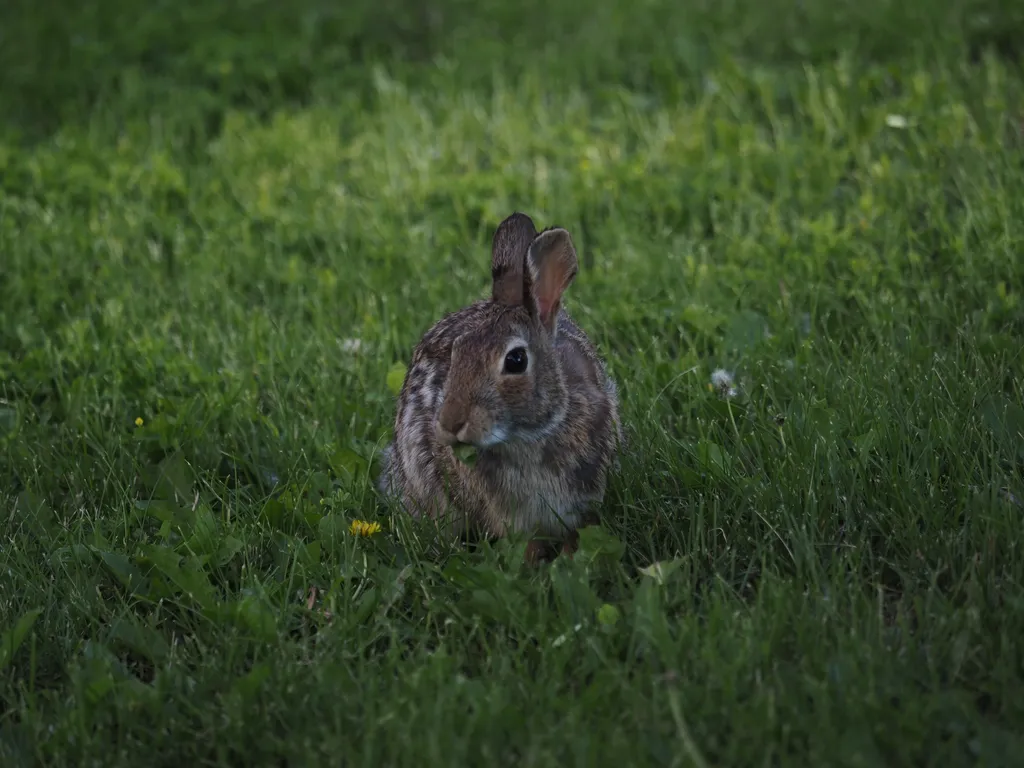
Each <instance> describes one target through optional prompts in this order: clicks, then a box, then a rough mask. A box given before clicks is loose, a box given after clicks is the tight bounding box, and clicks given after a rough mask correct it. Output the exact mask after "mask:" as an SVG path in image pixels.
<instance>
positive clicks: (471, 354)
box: [378, 212, 622, 563]
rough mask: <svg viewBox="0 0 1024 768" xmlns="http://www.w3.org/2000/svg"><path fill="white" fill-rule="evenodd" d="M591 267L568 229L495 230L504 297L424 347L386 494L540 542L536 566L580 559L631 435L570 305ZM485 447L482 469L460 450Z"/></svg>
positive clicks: (532, 554) (495, 281)
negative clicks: (584, 266)
mask: <svg viewBox="0 0 1024 768" xmlns="http://www.w3.org/2000/svg"><path fill="white" fill-rule="evenodd" d="M577 272H578V260H577V257H576V249H575V247H574V245H573V241H572V238H571V237H570V235H569V233H568V232H567V231H566V230H565V229H563V228H561V227H549V228H548V229H545V230H544V231H543V232H540V233H538V232H537V230H536V228H535V226H534V223H533V220H532V219H531V218H530V217H529V216H527V215H526V214H523V213H518V212H517V213H513V214H512V215H510V216H509V217H508V218H506V219H505V220H504V221H503V222H501V224H500V225H499V226H498V227H497V229H496V230H495V232H494V237H493V243H492V252H491V281H492V286H491V297H490V299H486V300H480V301H477V302H475V303H473V304H471V305H470V306H468V307H465V308H463V309H460V310H458V311H456V312H452V313H449V314H447V315H445V316H444V317H443V318H441V319H440V320H439V321H438V322H437V323H436V324H435V325H434V326H433V327H431V328H430V329H429V330H428V331H427V332H426V333H425V334H424V335H423V337H422V339H421V340H420V342H419V344H418V345H417V346H416V348H415V350H414V352H413V355H412V361H411V364H410V366H409V368H408V370H407V372H406V376H405V380H404V382H403V385H402V389H401V392H400V394H399V397H398V403H397V409H396V415H395V424H394V426H395V434H394V439H393V440H392V442H391V443H390V444H389V445H388V446H387V447H386V448H385V449H384V451H383V456H382V458H383V461H382V471H381V474H380V478H379V481H378V490H380V491H381V493H382V494H384V496H385V497H391V498H396V499H397V500H399V501H400V502H401V504H402V506H403V507H404V508H405V509H406V510H407V511H408V512H410V513H411V514H414V515H424V514H425V515H428V516H430V517H431V518H433V519H435V520H443V521H445V522H446V523H448V524H451V525H452V526H453V532H454V533H456V534H459V535H464V534H467V533H468V534H473V533H476V534H478V535H479V534H483V535H484V536H486V537H487V538H491V539H496V538H500V537H502V536H506V535H508V534H509V533H511V532H513V531H515V532H521V533H524V534H525V535H526V536H527V537H529V542H528V544H527V549H526V560H527V561H528V562H532V563H537V562H541V561H545V560H549V559H552V558H553V557H557V554H558V551H559V544H560V545H561V547H560V548H561V551H562V552H563V553H565V554H566V555H567V556H569V557H571V556H572V554H573V553H574V552H575V551H576V548H577V546H578V541H579V535H578V532H577V531H578V529H579V528H580V527H583V526H585V525H589V524H592V523H596V522H597V511H596V508H597V506H598V505H599V504H600V503H601V502H602V501H603V498H604V494H605V488H606V485H607V480H608V476H609V473H610V471H611V470H612V468H613V465H614V466H617V465H618V458H617V451H618V446H619V443H620V442H621V440H622V427H621V424H620V419H619V402H618V393H617V389H616V384H615V381H614V380H613V379H612V378H611V376H610V375H609V374H608V372H607V370H606V368H605V364H604V362H603V361H602V360H601V358H600V357H599V356H598V353H597V351H596V349H595V348H594V346H593V345H592V344H591V342H590V341H589V339H588V338H587V336H586V334H585V333H584V332H583V330H581V329H580V327H579V326H578V325H576V323H575V322H573V320H572V319H571V318H570V317H569V315H568V313H567V312H566V310H565V309H564V308H563V307H562V296H563V293H564V292H565V290H566V288H568V287H569V285H570V284H571V283H572V281H573V279H574V278H575V277H576V274H577ZM460 445H465V446H472V447H473V448H475V449H476V461H475V463H474V464H473V465H472V466H470V465H467V464H466V463H464V462H463V461H460V460H459V458H458V457H457V455H456V452H455V450H454V449H455V448H456V447H458V446H460Z"/></svg>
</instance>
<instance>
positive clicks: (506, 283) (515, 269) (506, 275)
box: [491, 213, 537, 306]
mask: <svg viewBox="0 0 1024 768" xmlns="http://www.w3.org/2000/svg"><path fill="white" fill-rule="evenodd" d="M536 236H537V228H536V227H535V226H534V225H533V220H532V219H531V218H530V217H529V216H527V215H526V214H525V213H513V214H512V215H511V216H509V217H508V218H507V219H505V220H504V221H503V222H501V224H499V225H498V228H497V229H496V230H495V231H494V242H493V245H492V246H491V283H492V288H491V297H492V298H493V299H494V301H496V302H498V303H499V304H510V305H513V306H514V305H517V304H522V303H523V299H524V298H525V296H524V294H523V267H524V265H525V263H526V251H527V249H528V248H529V247H530V243H531V242H533V239H534V238H535V237H536Z"/></svg>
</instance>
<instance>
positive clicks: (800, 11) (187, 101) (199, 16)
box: [0, 0, 1024, 145]
mask: <svg viewBox="0 0 1024 768" xmlns="http://www.w3.org/2000/svg"><path fill="white" fill-rule="evenodd" d="M1010 5H1011V4H1009V3H998V2H995V0H976V1H975V2H964V1H963V0H914V2H909V3H902V4H897V3H892V2H889V0H860V1H859V2H854V1H853V0H844V1H842V2H836V3H807V2H804V3H791V2H783V0H769V2H765V1H764V0H737V2H733V3H725V4H723V3H720V2H711V0H687V2H682V3H680V2H670V0H656V1H655V2H652V3H647V4H645V6H644V9H643V10H642V11H638V10H637V9H636V8H635V6H634V4H633V3H632V2H631V1H630V0H606V1H605V2H603V3H600V4H598V5H595V6H593V7H588V8H587V9H586V10H585V11H584V8H583V7H582V6H581V4H580V3H578V2H575V0H549V1H548V2H542V0H526V2H523V3H517V4H509V3H505V2H500V1H499V0H481V2H471V1H470V0H433V1H432V2H429V3H424V2H421V0H346V2H330V1H329V0H295V2H292V3H273V2H269V1H268V0H222V2H217V3H201V2H197V1H196V0H187V1H184V2H172V1H171V0H157V1H156V2H143V0H98V2H94V3H74V2H71V1H70V0H43V1H42V2H38V3H37V2H32V1H31V0H9V2H7V3H5V4H4V9H3V11H2V12H0V103H2V104H3V110H2V113H3V117H2V118H0V121H2V122H0V131H6V132H8V133H11V132H13V133H15V134H16V135H18V136H20V137H21V138H22V139H23V140H28V141H32V140H38V139H42V138H45V137H46V136H48V135H50V134H51V133H52V132H53V131H54V130H56V129H57V128H58V127H59V126H60V125H61V124H63V123H67V122H79V121H84V120H87V119H89V118H90V116H91V115H92V114H94V112H95V111H96V110H97V109H101V108H104V109H106V108H108V107H109V105H110V104H111V103H116V104H117V106H116V108H115V109H116V110H117V111H118V112H124V111H127V112H128V113H130V114H133V115H146V114H149V113H151V112H153V111H156V110H158V109H163V110H166V109H167V108H168V106H169V104H170V103H173V104H174V105H175V110H177V109H183V110H186V111H187V112H189V113H190V114H192V115H193V116H194V117H193V119H191V120H189V121H188V125H189V128H188V130H189V131H190V132H191V133H195V136H192V137H191V138H189V139H188V141H189V143H192V142H195V143H196V144H198V145H202V144H205V143H206V142H208V141H209V140H210V139H212V138H214V137H215V136H216V135H217V134H218V133H219V131H220V125H221V122H222V119H223V114H224V111H225V110H226V109H232V108H238V109H245V110H252V111H254V112H256V113H257V114H266V113H269V112H271V111H273V110H274V109H277V108H279V107H281V106H288V105H303V104H307V103H310V102H311V101H314V100H316V99H319V98H325V99H329V100H331V99H334V98H337V97H338V96H341V95H347V96H348V97H351V96H352V95H353V94H366V95H367V96H368V97H372V93H373V82H374V77H373V66H374V65H375V64H376V63H382V64H384V65H386V66H387V67H388V69H389V70H392V71H394V72H397V73H399V74H400V75H401V76H402V77H403V79H406V80H408V81H412V82H415V81H416V80H417V79H418V78H421V77H429V73H430V71H431V66H430V65H431V64H432V63H433V62H435V61H436V60H437V58H438V57H443V58H444V59H446V60H447V61H448V62H450V63H451V64H452V65H453V66H454V68H455V70H456V72H457V73H458V78H459V80H460V81H464V82H465V83H466V84H467V85H481V84H483V85H485V86H486V85H487V84H488V83H489V82H490V80H491V78H492V77H493V74H494V73H495V72H501V73H503V76H505V77H509V78H514V77H515V76H516V74H517V73H518V72H520V71H522V70H523V68H524V67H527V66H537V65H538V63H540V65H541V66H542V67H544V68H545V69H550V72H551V77H552V78H558V77H565V78H567V79H568V81H569V82H571V83H572V84H573V85H576V86H580V85H584V86H590V85H593V86H614V85H622V86H624V87H627V88H629V89H631V90H635V91H639V92H644V93H650V94H653V95H656V96H658V97H661V98H670V99H671V98H679V97H681V96H682V95H683V94H685V92H686V91H687V89H689V88H692V87H693V84H694V83H698V82H699V81H700V80H701V79H702V78H703V77H704V74H705V72H706V70H707V69H708V66H709V65H710V64H711V63H713V61H714V60H715V59H716V57H718V56H719V55H721V54H725V55H727V56H728V57H730V58H733V59H735V60H737V61H740V62H744V64H743V65H744V66H747V65H750V66H760V65H790V66H800V65H803V64H807V63H812V64H813V63H817V62H822V61H827V60H831V59H833V58H834V57H835V56H836V55H837V54H838V53H840V52H841V51H849V52H852V53H853V54H854V55H855V56H856V57H857V58H859V59H861V60H870V61H876V62H881V61H889V60H898V59H900V58H902V57H905V56H908V55H910V54H912V53H914V52H916V51H919V50H920V49H921V48H922V47H923V48H929V49H936V48H947V49H948V48H950V47H953V48H958V49H960V50H961V51H966V52H968V53H969V54H970V55H971V56H974V57H980V56H981V55H982V54H983V53H984V52H985V51H989V50H992V51H994V52H995V53H996V54H997V55H999V56H1002V57H1003V58H1006V59H1009V60H1014V61H1016V60H1019V56H1020V52H1021V47H1022V46H1024V43H1022V42H1021V41H1022V40H1024V11H1022V10H1020V9H1018V8H1013V7H1010ZM555 60H557V62H558V66H557V67H555V66H554V65H552V66H551V67H549V68H548V67H546V64H545V62H553V61H555Z"/></svg>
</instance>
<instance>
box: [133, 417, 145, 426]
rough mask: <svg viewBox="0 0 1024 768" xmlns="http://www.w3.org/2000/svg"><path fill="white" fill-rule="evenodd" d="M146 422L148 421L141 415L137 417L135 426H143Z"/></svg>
mask: <svg viewBox="0 0 1024 768" xmlns="http://www.w3.org/2000/svg"><path fill="white" fill-rule="evenodd" d="M145 423H146V422H144V421H143V420H142V417H141V416H139V417H138V418H137V419H135V426H136V427H141V426H142V425H143V424H145Z"/></svg>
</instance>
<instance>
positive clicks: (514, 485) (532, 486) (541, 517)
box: [481, 462, 585, 533]
mask: <svg viewBox="0 0 1024 768" xmlns="http://www.w3.org/2000/svg"><path fill="white" fill-rule="evenodd" d="M481 469H482V470H483V472H482V476H481V479H482V480H483V481H484V483H485V484H486V486H487V489H488V494H487V495H488V507H489V512H490V513H491V516H492V517H493V518H495V520H494V522H495V523H499V524H500V526H501V527H503V528H505V529H506V530H508V531H513V530H514V531H519V532H533V531H544V532H549V533H558V532H560V531H564V530H565V529H566V527H568V528H570V529H572V528H576V527H577V524H578V523H579V522H580V518H581V514H582V512H583V509H582V506H583V503H584V502H585V500H584V499H582V498H580V496H579V495H578V494H576V493H574V492H573V490H572V489H571V487H570V486H569V483H568V482H567V481H566V478H564V477H563V476H562V475H560V474H558V473H555V472H552V471H550V468H545V467H544V466H542V465H539V464H537V463H535V462H531V463H509V462H504V463H502V464H501V465H496V466H493V467H486V466H485V467H482V468H481Z"/></svg>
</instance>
